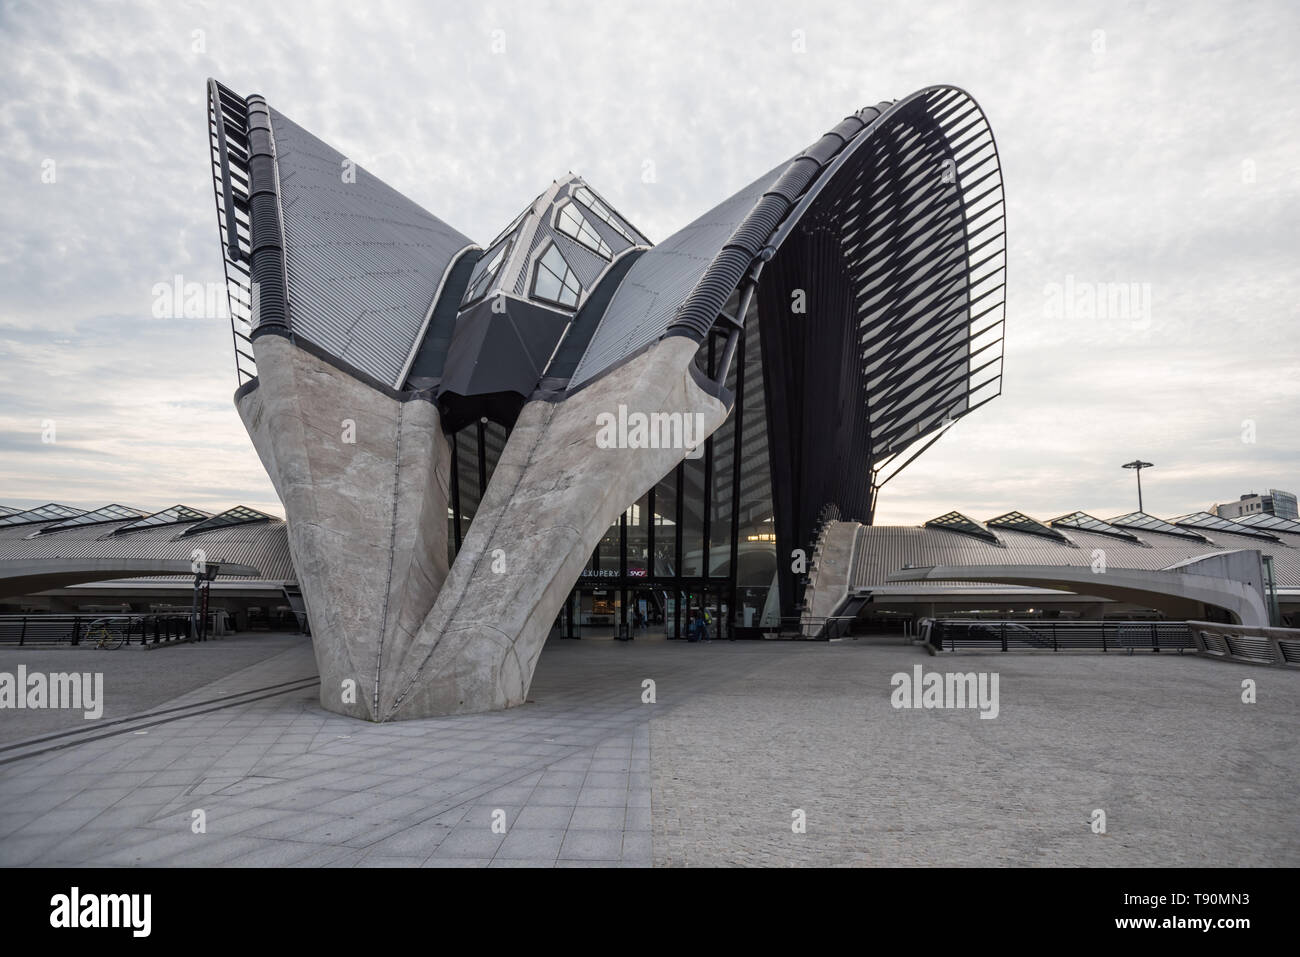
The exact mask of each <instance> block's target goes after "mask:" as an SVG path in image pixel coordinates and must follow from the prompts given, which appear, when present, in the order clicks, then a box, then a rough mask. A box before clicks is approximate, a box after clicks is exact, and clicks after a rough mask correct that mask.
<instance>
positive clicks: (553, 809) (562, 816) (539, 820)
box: [514, 804, 573, 828]
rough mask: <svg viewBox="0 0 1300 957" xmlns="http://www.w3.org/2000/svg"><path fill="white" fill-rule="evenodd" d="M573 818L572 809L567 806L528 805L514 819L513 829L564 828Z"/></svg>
mask: <svg viewBox="0 0 1300 957" xmlns="http://www.w3.org/2000/svg"><path fill="white" fill-rule="evenodd" d="M571 817H573V808H572V807H571V806H569V805H558V806H553V805H534V804H529V805H528V806H527V807H525V808H523V809H522V810H521V811H520V812H519V814H518V815H516V817H515V823H514V827H515V828H535V827H541V828H556V827H558V828H565V827H568V826H569V819H570V818H571Z"/></svg>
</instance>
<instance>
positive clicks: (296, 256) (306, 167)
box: [271, 110, 472, 388]
mask: <svg viewBox="0 0 1300 957" xmlns="http://www.w3.org/2000/svg"><path fill="white" fill-rule="evenodd" d="M271 125H272V130H273V132H274V134H275V148H276V163H277V167H278V170H279V176H280V205H281V209H282V210H283V216H284V250H285V269H286V273H287V278H288V295H289V308H290V320H291V328H292V330H293V334H294V335H295V336H302V337H303V338H305V339H307V340H308V341H310V342H312V343H313V344H314V345H316V346H319V347H321V348H322V349H324V350H326V351H327V352H329V353H330V354H331V355H334V356H335V357H337V358H339V359H341V360H342V361H343V362H345V363H346V364H348V365H351V366H353V367H355V368H357V369H359V370H361V371H362V372H364V373H366V374H368V375H370V376H373V377H374V378H376V379H379V380H380V381H382V382H385V383H388V384H390V385H392V386H393V387H395V388H396V387H398V386H400V385H401V383H400V382H398V381H397V380H398V378H399V376H400V375H401V373H402V370H403V366H404V365H405V363H406V359H407V357H408V356H409V355H410V353H411V349H412V347H413V346H414V345H415V340H416V337H417V336H418V335H419V333H420V329H421V326H422V325H423V323H424V318H425V316H426V315H427V314H428V311H429V307H430V305H431V304H432V302H433V297H434V294H435V292H436V291H437V289H438V285H439V283H440V282H441V281H442V276H443V273H444V272H445V271H446V268H447V266H448V265H449V264H450V263H451V261H452V259H453V258H455V256H456V253H458V252H459V251H460V250H462V249H464V248H465V247H466V246H470V245H472V243H471V241H470V240H469V239H468V238H467V237H466V236H463V235H462V234H461V233H459V232H458V231H456V230H455V229H453V228H452V227H450V226H449V225H447V224H446V223H444V222H443V221H442V220H440V219H438V218H437V217H436V216H433V215H432V214H430V213H428V212H426V211H425V210H424V209H421V208H420V207H419V206H417V205H416V204H415V203H413V202H411V201H410V200H409V199H407V198H406V197H404V196H402V195H401V194H400V193H398V192H397V191H396V190H394V189H392V188H391V187H389V186H387V185H386V184H385V183H383V182H382V181H380V180H379V179H377V178H375V176H373V175H372V174H371V173H368V172H367V171H366V170H364V169H363V168H361V167H360V166H347V165H345V164H346V163H347V162H348V161H347V158H346V157H344V156H343V154H341V153H339V152H338V151H337V150H335V149H333V148H331V147H330V146H328V145H327V144H325V143H323V142H322V141H321V140H319V139H317V138H316V137H315V136H312V135H311V134H310V133H308V132H307V131H306V130H304V129H303V128H302V127H300V126H298V125H297V124H296V123H294V122H293V121H292V120H290V119H289V118H288V117H286V116H284V114H282V113H279V112H278V111H276V110H272V111H271ZM345 172H346V173H348V174H349V175H351V174H353V173H355V181H354V182H346V181H345V180H344V174H345Z"/></svg>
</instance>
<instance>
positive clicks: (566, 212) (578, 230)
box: [555, 203, 614, 259]
mask: <svg viewBox="0 0 1300 957" xmlns="http://www.w3.org/2000/svg"><path fill="white" fill-rule="evenodd" d="M555 228H556V229H558V230H559V231H560V232H562V233H563V234H564V235H566V236H568V237H569V238H570V239H572V240H574V241H575V242H578V243H581V244H582V245H583V246H586V247H587V248H588V249H590V250H591V251H592V252H593V253H596V254H597V255H599V256H604V257H605V258H606V259H611V258H613V255H614V253H613V251H612V250H611V249H610V248H609V243H607V242H605V240H603V239H601V238H600V233H598V232H596V230H595V227H593V226H592V225H591V223H589V222H587V217H586V216H584V215H582V211H581V210H580V209H579V208H578V204H577V203H565V204H564V205H563V206H562V207H560V212H559V215H558V216H556V219H555Z"/></svg>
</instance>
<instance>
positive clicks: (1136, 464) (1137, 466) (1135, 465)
mask: <svg viewBox="0 0 1300 957" xmlns="http://www.w3.org/2000/svg"><path fill="white" fill-rule="evenodd" d="M1124 468H1126V469H1133V470H1134V471H1136V472H1137V479H1138V511H1139V512H1141V511H1142V470H1143V469H1149V468H1152V465H1151V463H1150V462H1143V461H1142V460H1141V459H1134V460H1133V461H1132V462H1125V463H1124Z"/></svg>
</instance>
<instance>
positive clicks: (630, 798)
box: [0, 636, 1300, 867]
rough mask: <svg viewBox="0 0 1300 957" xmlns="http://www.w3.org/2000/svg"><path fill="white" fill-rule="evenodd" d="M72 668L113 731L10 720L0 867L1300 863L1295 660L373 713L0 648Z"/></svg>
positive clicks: (789, 651)
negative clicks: (976, 696)
mask: <svg viewBox="0 0 1300 957" xmlns="http://www.w3.org/2000/svg"><path fill="white" fill-rule="evenodd" d="M258 642H262V644H257V643H258ZM223 650H224V652H225V654H226V655H227V657H226V658H225V659H224V660H225V661H226V663H227V667H226V669H225V673H221V674H217V672H220V671H222V669H221V666H220V662H221V661H222V658H221V655H222V653H223ZM164 660H166V661H167V662H168V664H169V667H168V668H167V669H162V668H161V666H160V665H159V664H158V663H159V662H162V661H164ZM86 662H94V663H95V664H96V667H99V666H100V664H101V663H103V664H102V670H104V671H105V691H106V695H107V700H108V702H109V706H108V707H106V711H105V716H104V718H102V719H101V720H99V721H85V720H81V721H80V724H81V725H84V726H86V727H85V728H84V729H83V728H82V727H80V726H78V724H77V723H76V722H71V721H69V720H68V716H67V715H66V714H60V713H53V712H42V713H39V716H37V717H33V716H34V715H37V714H38V713H35V712H29V713H27V714H25V715H23V716H22V719H21V720H22V721H23V722H24V723H23V725H22V728H21V730H22V734H7V733H5V729H6V728H10V727H16V726H11V725H9V724H7V723H8V722H10V721H11V719H14V718H15V716H17V715H19V714H20V713H19V712H12V711H3V712H0V735H3V741H2V744H0V864H3V865H7V866H15V865H18V866H22V865H115V866H137V865H179V866H225V865H231V866H244V865H266V866H338V867H351V866H428V867H472V866H492V867H514V866H561V867H570V866H590V865H597V866H614V865H623V866H650V865H655V866H682V865H697V866H698V865H723V866H726V865H754V864H758V865H798V866H803V865H911V864H919V865H944V864H952V865H995V866H996V865H1097V866H1107V865H1138V866H1142V865H1149V866H1168V865H1228V866H1237V865H1240V866H1259V865H1292V866H1294V865H1296V864H1298V863H1300V824H1297V818H1296V815H1295V813H1294V800H1295V796H1296V781H1297V780H1298V779H1300V778H1298V776H1297V771H1298V770H1300V755H1298V754H1297V745H1296V741H1295V735H1294V728H1295V723H1296V717H1297V712H1298V711H1300V673H1296V672H1294V671H1284V670H1280V669H1273V668H1262V667H1261V668H1255V667H1248V666H1242V665H1235V664H1228V663H1224V662H1216V661H1207V660H1204V659H1200V658H1196V657H1193V656H1190V655H1185V656H1178V655H1160V656H1136V655H1135V656H1132V657H1127V656H1116V655H1109V656H1103V655H1095V654H1094V655H1084V654H1070V655H1064V654H1063V655H1052V654H1050V653H1044V654H1038V655H1033V654H1025V655H999V654H989V655H983V654H962V655H959V656H955V657H941V658H934V657H930V656H928V655H926V654H925V653H924V651H923V650H922V649H919V648H917V647H915V646H911V645H907V644H903V643H902V642H901V640H900V639H898V638H897V637H892V638H879V639H865V638H864V639H862V640H857V641H853V640H848V641H844V642H839V643H830V644H824V643H786V642H781V643H776V642H736V643H728V642H714V643H712V644H707V645H704V644H700V645H696V644H687V643H685V642H632V643H617V642H598V641H583V642H571V641H559V640H552V641H551V642H550V644H549V645H548V646H547V648H546V650H545V652H544V653H543V655H542V658H541V662H540V665H539V667H538V671H537V677H536V680H535V681H534V683H533V687H532V691H531V693H530V701H529V703H528V704H526V705H524V706H523V707H520V708H516V709H513V710H511V711H507V712H498V713H490V714H481V715H470V716H462V717H449V718H429V719H422V720H417V721H409V722H399V723H393V724H383V725H375V724H367V723H363V722H360V721H356V720H353V719H349V718H345V717H341V716H338V715H333V714H330V713H328V712H325V711H324V710H322V709H321V708H320V707H319V706H318V704H317V703H316V698H317V693H318V686H317V683H316V681H315V667H314V662H313V658H312V654H311V648H310V644H309V641H308V640H307V639H302V638H294V637H291V636H247V637H240V638H236V639H234V640H230V641H226V642H213V643H210V644H208V645H206V646H181V647H176V648H167V649H161V650H159V651H155V652H147V653H146V652H142V651H139V650H138V649H133V650H126V649H123V650H121V651H119V652H114V653H111V654H109V653H94V652H85V651H83V650H78V649H67V648H63V649H26V648H22V649H20V648H13V647H10V648H4V649H0V671H10V672H12V671H13V670H14V669H15V668H16V667H17V665H18V664H26V665H27V666H28V668H29V669H44V670H56V669H59V670H71V669H74V668H75V669H87V668H90V667H91V665H89V664H87V663H86ZM916 665H921V666H922V667H923V668H924V669H925V670H927V671H930V670H938V671H962V672H968V671H975V672H997V673H998V675H999V695H1000V702H999V713H998V716H997V718H996V719H993V720H986V719H981V718H980V717H979V713H978V712H977V711H975V710H924V709H915V710H896V709H895V708H893V707H892V706H891V702H890V695H891V691H892V690H893V689H892V688H891V683H890V678H891V676H892V675H893V674H895V673H896V672H904V673H910V672H911V671H912V669H913V667H914V666H916ZM137 668H153V669H159V670H158V671H157V673H155V674H154V676H153V680H152V682H143V681H142V680H141V679H140V678H139V677H138V676H137V677H136V678H135V679H132V678H131V677H130V676H131V675H132V674H134V673H135V670H136V669H137ZM198 678H205V679H207V680H204V681H202V683H201V684H197V685H196V684H195V683H194V682H195V681H196V679H198ZM1244 679H1253V680H1254V681H1255V682H1256V686H1257V695H1258V700H1257V702H1256V703H1253V704H1245V703H1243V702H1242V700H1241V694H1242V687H1241V685H1242V681H1243V680H1244ZM647 681H652V682H653V686H652V687H651V688H647V685H646V682H647ZM168 682H176V683H177V684H176V687H174V688H172V687H170V686H169V685H168ZM145 684H149V685H150V687H152V688H153V691H152V695H146V694H144V693H143V691H142V685H145ZM169 690H170V692H171V694H170V696H169V697H168V698H161V697H160V696H161V695H162V694H164V693H166V692H168V691H169ZM651 690H652V691H653V697H654V701H653V703H646V702H645V701H643V698H645V697H649V692H650V691H651ZM131 702H134V703H135V704H136V705H137V706H136V707H130V706H129V704H130V703H131ZM132 714H135V715H136V716H135V717H128V715H132ZM42 721H44V722H46V724H44V725H42V724H41V722H42ZM92 726H93V727H92ZM1095 810H1102V811H1104V812H1105V815H1106V830H1105V833H1094V832H1093V828H1092V826H1091V821H1092V819H1093V813H1094V811H1095ZM196 812H202V813H201V814H196ZM798 812H802V817H803V819H804V820H806V830H805V831H804V832H803V833H796V832H795V831H794V830H793V829H792V827H791V824H792V822H793V821H795V819H796V818H795V815H796V814H797V813H798ZM200 821H201V822H202V823H203V824H204V827H203V828H199V827H198V822H200ZM196 831H199V832H198V833H196Z"/></svg>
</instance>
